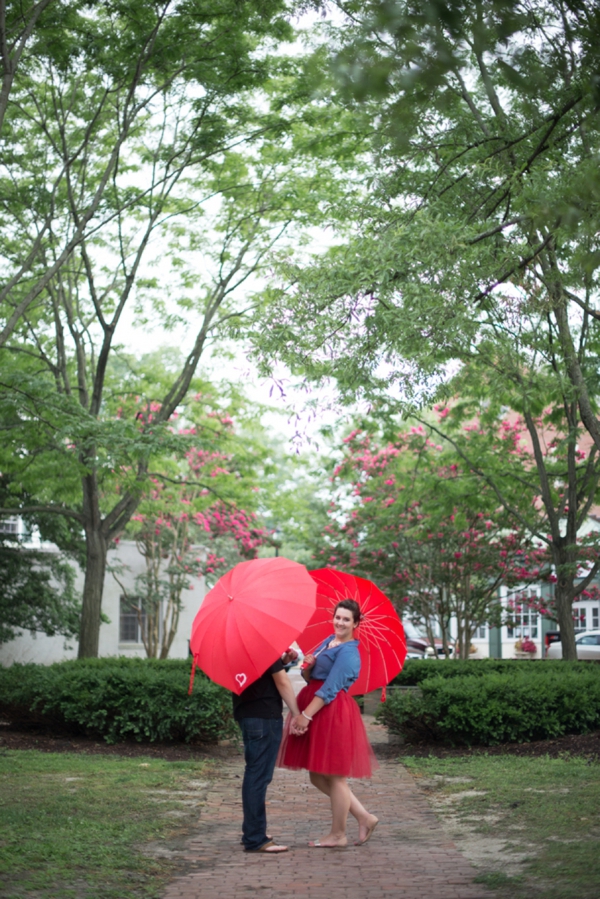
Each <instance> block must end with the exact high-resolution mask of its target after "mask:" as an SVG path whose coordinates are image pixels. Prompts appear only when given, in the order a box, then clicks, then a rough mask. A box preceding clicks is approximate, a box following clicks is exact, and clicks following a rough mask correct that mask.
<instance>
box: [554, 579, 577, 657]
mask: <svg viewBox="0 0 600 899" xmlns="http://www.w3.org/2000/svg"><path fill="white" fill-rule="evenodd" d="M559 570H560V569H559ZM555 595H556V620H557V621H558V627H559V630H560V642H561V645H562V657H563V659H566V660H567V661H568V662H575V661H577V647H576V646H575V625H574V623H573V582H572V579H571V578H569V577H566V576H561V575H560V574H559V576H558V582H557V584H556V594H555Z"/></svg>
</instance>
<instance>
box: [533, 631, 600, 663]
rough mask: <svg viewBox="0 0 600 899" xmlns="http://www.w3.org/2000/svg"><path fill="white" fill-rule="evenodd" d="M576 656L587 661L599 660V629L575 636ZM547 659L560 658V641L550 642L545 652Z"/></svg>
mask: <svg viewBox="0 0 600 899" xmlns="http://www.w3.org/2000/svg"><path fill="white" fill-rule="evenodd" d="M575 645H576V646H577V658H578V659H582V660H585V661H588V662H600V631H584V632H583V633H582V634H577V636H576V637H575ZM546 658H547V659H562V645H561V644H560V642H557V643H551V644H550V646H549V647H548V652H547V654H546Z"/></svg>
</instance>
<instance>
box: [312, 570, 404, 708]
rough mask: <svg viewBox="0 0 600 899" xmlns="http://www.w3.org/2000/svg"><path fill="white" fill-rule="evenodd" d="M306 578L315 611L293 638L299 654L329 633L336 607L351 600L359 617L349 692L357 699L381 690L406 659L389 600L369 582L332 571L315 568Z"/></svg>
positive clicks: (315, 645)
mask: <svg viewBox="0 0 600 899" xmlns="http://www.w3.org/2000/svg"><path fill="white" fill-rule="evenodd" d="M310 576H311V577H312V578H313V579H314V581H315V584H316V585H317V608H316V610H315V613H314V615H313V616H312V618H311V619H310V621H309V622H308V624H307V626H306V628H305V629H304V631H303V632H302V633H301V634H300V636H299V637H298V638H297V643H298V644H299V646H300V648H301V649H302V652H304V653H307V652H310V651H312V650H313V649H315V648H316V647H317V646H318V645H319V643H321V642H322V641H323V640H325V638H326V637H327V636H329V634H331V633H333V626H332V619H333V610H334V609H335V607H336V605H337V603H338V602H339V601H340V600H341V599H355V600H356V602H357V603H358V604H359V606H360V610H361V613H362V618H361V622H360V625H359V627H358V628H357V630H356V631H355V632H354V633H355V636H356V637H357V638H358V640H359V651H360V660H361V668H360V675H359V677H358V680H357V681H355V683H354V684H352V686H351V687H350V690H349V692H350V693H351V694H352V695H353V696H357V695H360V694H362V693H370V692H371V690H376V689H377V688H378V687H385V686H386V684H389V682H390V681H391V680H392V678H394V677H396V675H397V674H398V673H399V672H400V671H401V670H402V665H403V664H404V659H405V658H406V638H405V636H404V628H403V627H402V622H401V621H400V619H399V617H398V613H397V612H396V610H395V608H394V607H393V605H392V603H391V602H390V600H389V599H388V598H387V596H386V595H385V593H382V592H381V590H380V589H379V587H376V586H375V584H374V583H372V581H368V580H366V579H365V578H362V577H355V575H353V574H346V573H345V572H343V571H337V570H336V569H335V568H319V569H318V570H317V571H311V572H310Z"/></svg>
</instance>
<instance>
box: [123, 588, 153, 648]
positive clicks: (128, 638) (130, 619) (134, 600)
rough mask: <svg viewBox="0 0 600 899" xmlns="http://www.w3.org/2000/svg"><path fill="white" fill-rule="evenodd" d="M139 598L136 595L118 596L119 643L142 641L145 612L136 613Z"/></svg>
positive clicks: (139, 602)
mask: <svg viewBox="0 0 600 899" xmlns="http://www.w3.org/2000/svg"><path fill="white" fill-rule="evenodd" d="M141 602H142V600H141V598H139V597H136V596H133V597H132V596H121V597H120V617H119V643H142V642H143V639H142V634H143V633H144V631H145V628H146V613H145V612H144V611H142V614H141V616H140V615H139V614H138V608H139V607H140V606H141Z"/></svg>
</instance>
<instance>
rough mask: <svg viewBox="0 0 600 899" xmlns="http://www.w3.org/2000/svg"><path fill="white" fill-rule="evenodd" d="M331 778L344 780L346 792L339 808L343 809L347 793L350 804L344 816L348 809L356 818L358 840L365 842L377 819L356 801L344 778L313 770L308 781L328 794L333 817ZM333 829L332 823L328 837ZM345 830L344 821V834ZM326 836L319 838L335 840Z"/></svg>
mask: <svg viewBox="0 0 600 899" xmlns="http://www.w3.org/2000/svg"><path fill="white" fill-rule="evenodd" d="M333 780H338V781H339V780H343V781H344V782H345V789H346V790H347V793H346V794H345V796H344V799H343V805H341V806H340V808H341V809H342V811H343V807H344V805H345V803H346V801H347V797H348V794H349V798H350V805H349V807H348V809H347V811H346V817H347V816H348V811H349V812H350V814H351V815H353V816H354V817H355V818H356V820H357V822H358V842H359V843H362V842H365V841H366V840H367V839H368V838H369V837H370V835H371V833H372V832H373V830H374V829H375V825H376V824H377V820H378V819H377V818H376V817H375V815H371V814H370V813H369V812H368V811H367V810H366V808H365V807H364V806H363V805H362V804H361V803H360V802H359V801H358V799H357V798H356V796H355V795H354V793H353V792H352V790H351V789H350V787H349V786H348V783H347V781H346V778H333V777H330V776H329V775H326V774H317V773H316V772H315V771H311V772H310V781H311V783H312V784H313V786H315V787H316V788H317V789H318V790H320V791H321V793H324V794H325V795H326V796H329V799H330V801H331V810H332V815H334V817H335V813H334V800H333V799H332V795H331V794H332V790H331V787H332V781H333ZM342 792H343V791H342ZM334 829H335V826H334V824H333V823H332V827H331V831H332V833H331V834H329V835H328V837H329V836H332V835H333V831H334ZM345 832H346V827H345V823H344V834H345ZM328 837H325V838H324V839H323V840H321V842H325V843H328V842H337V841H334V840H329V839H328Z"/></svg>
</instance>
